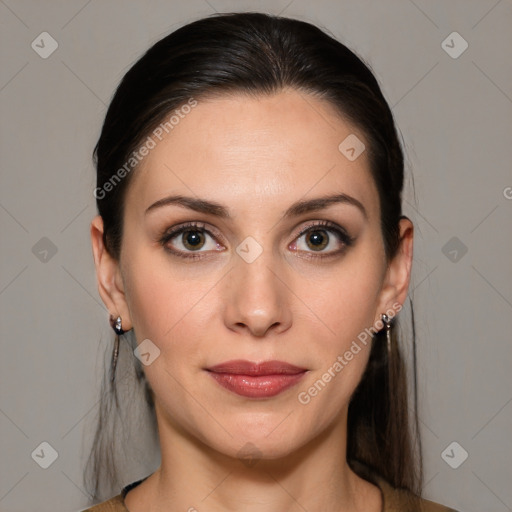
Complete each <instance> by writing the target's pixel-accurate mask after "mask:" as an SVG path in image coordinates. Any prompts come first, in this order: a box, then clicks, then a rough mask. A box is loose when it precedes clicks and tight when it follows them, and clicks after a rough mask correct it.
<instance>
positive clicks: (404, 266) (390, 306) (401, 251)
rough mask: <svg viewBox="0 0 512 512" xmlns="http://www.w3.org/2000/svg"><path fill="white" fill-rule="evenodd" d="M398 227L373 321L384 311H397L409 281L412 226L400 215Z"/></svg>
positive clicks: (379, 317) (411, 255)
mask: <svg viewBox="0 0 512 512" xmlns="http://www.w3.org/2000/svg"><path fill="white" fill-rule="evenodd" d="M399 228H400V242H399V247H398V249H397V252H396V255H395V256H394V257H393V259H392V260H391V261H390V262H389V264H388V268H387V270H386V275H385V277H384V281H383V283H382V290H381V292H380V296H379V301H378V308H377V311H376V312H375V314H376V318H375V322H376V321H377V320H381V315H382V314H383V313H386V311H389V310H391V311H393V310H394V311H396V312H398V311H399V310H400V309H401V306H402V305H403V303H404V302H405V299H406V298H407V292H408V289H409V282H410V280H411V268H412V257H413V234H414V226H413V223H412V222H411V221H410V220H409V219H408V218H407V217H402V218H401V219H400V222H399ZM398 305H399V306H400V307H398ZM374 325H375V324H374Z"/></svg>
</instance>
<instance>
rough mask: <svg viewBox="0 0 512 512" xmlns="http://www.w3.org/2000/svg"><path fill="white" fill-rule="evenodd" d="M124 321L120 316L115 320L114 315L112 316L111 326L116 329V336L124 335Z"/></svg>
mask: <svg viewBox="0 0 512 512" xmlns="http://www.w3.org/2000/svg"><path fill="white" fill-rule="evenodd" d="M122 324H123V321H122V320H121V317H120V316H118V317H117V318H116V319H115V320H114V317H113V316H112V315H110V325H111V326H112V329H114V332H115V333H116V334H124V333H125V331H123V327H122Z"/></svg>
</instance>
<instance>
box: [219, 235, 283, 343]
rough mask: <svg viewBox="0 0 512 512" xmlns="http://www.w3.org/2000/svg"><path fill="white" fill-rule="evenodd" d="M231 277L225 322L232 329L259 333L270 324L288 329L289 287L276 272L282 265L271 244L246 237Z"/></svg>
mask: <svg viewBox="0 0 512 512" xmlns="http://www.w3.org/2000/svg"><path fill="white" fill-rule="evenodd" d="M236 253H237V254H235V255H234V263H233V269H232V271H231V273H230V274H231V276H230V280H229V286H228V288H229V297H227V309H226V311H227V314H226V322H227V323H228V326H229V327H230V328H231V329H235V330H238V329H241V328H246V329H248V330H249V331H251V332H252V334H254V335H256V336H262V335H264V334H265V333H266V332H267V331H268V329H269V328H270V327H273V328H274V329H275V330H279V331H280V330H283V329H287V328H288V327H289V325H290V321H291V317H290V311H289V307H288V303H289V301H288V298H287V292H286V286H285V285H284V283H283V282H281V280H280V279H278V277H276V273H279V272H280V269H282V268H283V267H282V265H281V263H282V262H280V261H279V258H276V257H275V255H274V253H273V251H272V248H271V247H270V246H268V247H265V246H264V245H263V244H262V243H259V242H257V241H256V240H255V239H254V238H251V237H247V238H246V239H245V240H243V241H242V242H241V243H240V244H239V246H238V247H237V248H236Z"/></svg>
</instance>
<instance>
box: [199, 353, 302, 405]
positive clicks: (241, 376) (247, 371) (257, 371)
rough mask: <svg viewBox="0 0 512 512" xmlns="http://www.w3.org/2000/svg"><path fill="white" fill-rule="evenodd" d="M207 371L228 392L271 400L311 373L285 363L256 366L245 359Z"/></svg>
mask: <svg viewBox="0 0 512 512" xmlns="http://www.w3.org/2000/svg"><path fill="white" fill-rule="evenodd" d="M206 371H208V373H209V374H210V375H211V376H212V377H213V378H214V379H215V381H216V382H217V383H218V384H220V385H221V386H223V387H224V388H226V389H228V390H229V391H232V392H233V393H236V394H237V395H240V396H244V397H248V398H270V397H273V396H276V395H278V394H280V393H282V392H283V391H285V390H287V389H288V388H290V387H292V386H294V385H295V384H297V383H298V382H299V381H300V380H301V379H302V378H303V377H304V375H305V374H306V372H307V371H308V370H307V369H306V368H300V367H298V366H295V365H292V364H289V363H286V362H284V361H264V362H262V363H253V362H251V361H245V360H241V359H237V360H233V361H226V362H224V363H220V364H217V365H215V366H212V367H210V368H206Z"/></svg>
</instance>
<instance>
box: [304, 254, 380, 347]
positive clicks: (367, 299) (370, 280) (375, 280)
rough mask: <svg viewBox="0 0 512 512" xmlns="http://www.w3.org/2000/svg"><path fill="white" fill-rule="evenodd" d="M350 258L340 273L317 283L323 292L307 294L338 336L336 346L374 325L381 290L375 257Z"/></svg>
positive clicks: (334, 335) (332, 332) (322, 318)
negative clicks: (321, 284)
mask: <svg viewBox="0 0 512 512" xmlns="http://www.w3.org/2000/svg"><path fill="white" fill-rule="evenodd" d="M353 260H354V261H348V260H347V262H346V264H344V265H343V266H342V267H340V271H339V273H338V277H336V278H334V279H333V278H332V277H331V278H330V279H328V280H326V281H325V282H324V284H323V286H320V287H318V289H319V290H321V292H320V293H318V292H317V293H315V294H314V295H312V294H311V288H310V289H309V292H308V296H309V300H310V301H311V302H309V303H310V304H312V306H311V307H312V309H313V310H314V311H315V312H318V313H317V314H318V317H319V319H320V320H321V321H322V323H324V324H325V325H326V326H327V327H329V331H326V332H330V334H331V335H332V336H333V337H334V339H335V340H336V343H335V344H336V347H335V348H336V349H337V350H338V351H340V350H342V349H343V347H344V346H346V345H347V344H350V342H351V341H352V340H354V339H356V338H357V336H358V335H359V334H360V333H361V332H364V330H365V329H369V328H370V327H371V326H372V325H373V321H374V317H375V311H376V307H377V303H378V297H379V292H380V278H381V276H380V266H379V264H378V262H377V261H376V260H375V259H373V260H372V258H365V257H364V255H362V256H360V255H357V256H356V257H354V258H353Z"/></svg>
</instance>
